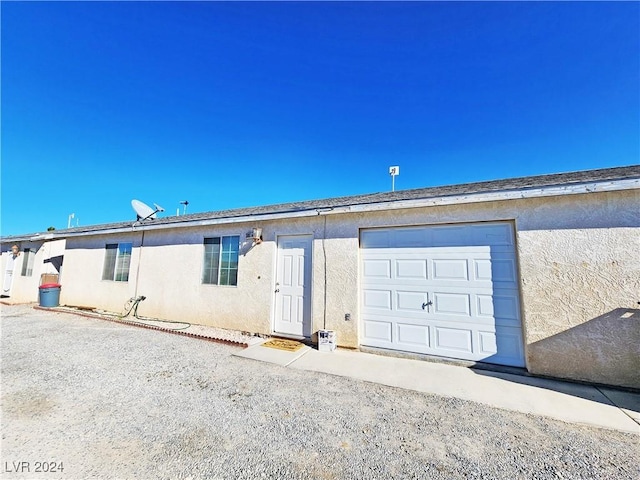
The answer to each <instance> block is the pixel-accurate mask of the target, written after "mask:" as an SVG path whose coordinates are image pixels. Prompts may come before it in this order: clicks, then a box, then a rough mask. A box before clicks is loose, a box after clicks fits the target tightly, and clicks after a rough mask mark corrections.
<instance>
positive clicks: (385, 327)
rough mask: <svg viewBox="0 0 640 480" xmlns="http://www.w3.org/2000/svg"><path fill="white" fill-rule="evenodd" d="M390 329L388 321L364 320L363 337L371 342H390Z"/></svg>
mask: <svg viewBox="0 0 640 480" xmlns="http://www.w3.org/2000/svg"><path fill="white" fill-rule="evenodd" d="M392 328H393V325H392V323H391V322H388V321H387V322H385V321H377V320H365V322H364V334H365V337H366V338H368V339H371V340H382V341H385V342H391V330H392Z"/></svg>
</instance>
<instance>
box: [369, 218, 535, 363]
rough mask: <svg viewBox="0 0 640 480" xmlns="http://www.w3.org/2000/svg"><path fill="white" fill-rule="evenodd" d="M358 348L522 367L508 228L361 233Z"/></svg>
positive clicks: (503, 225) (484, 226)
mask: <svg viewBox="0 0 640 480" xmlns="http://www.w3.org/2000/svg"><path fill="white" fill-rule="evenodd" d="M360 247H361V250H360V253H361V271H360V278H361V285H360V291H361V306H362V319H363V325H362V326H363V334H362V338H361V343H362V344H363V345H368V346H372V347H381V348H389V349H394V350H403V351H407V352H416V353H425V354H430V355H439V356H444V357H452V358H459V359H464V360H474V361H483V362H489V363H497V364H502V365H513V366H524V355H523V348H522V327H521V322H520V305H519V301H518V299H519V295H518V278H517V274H516V271H517V269H516V259H515V247H514V241H513V230H512V227H511V224H510V223H504V222H500V223H482V224H464V225H446V226H430V227H423V226H421V227H406V228H405V227H403V228H380V229H370V230H362V232H361V236H360Z"/></svg>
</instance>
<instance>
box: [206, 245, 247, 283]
mask: <svg viewBox="0 0 640 480" xmlns="http://www.w3.org/2000/svg"><path fill="white" fill-rule="evenodd" d="M239 250H240V237H239V236H238V235H231V236H226V237H210V238H205V239H204V267H203V269H202V283H204V284H208V285H229V286H236V285H238V254H239Z"/></svg>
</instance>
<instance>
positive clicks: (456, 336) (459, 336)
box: [434, 327, 473, 354]
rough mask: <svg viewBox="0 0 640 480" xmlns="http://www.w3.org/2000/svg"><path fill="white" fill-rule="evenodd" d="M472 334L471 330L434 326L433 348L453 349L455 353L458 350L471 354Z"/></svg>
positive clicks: (458, 351)
mask: <svg viewBox="0 0 640 480" xmlns="http://www.w3.org/2000/svg"><path fill="white" fill-rule="evenodd" d="M472 336H473V332H472V331H471V330H467V329H458V328H445V327H436V328H435V345H434V348H436V349H438V350H449V351H453V352H455V353H456V354H459V353H460V352H464V353H467V354H472V353H473V350H472V341H471V339H472Z"/></svg>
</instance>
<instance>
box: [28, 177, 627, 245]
mask: <svg viewBox="0 0 640 480" xmlns="http://www.w3.org/2000/svg"><path fill="white" fill-rule="evenodd" d="M634 189H640V178H632V179H623V180H609V181H594V182H585V183H577V184H564V185H552V186H544V187H534V188H527V189H517V190H499V191H493V192H479V193H467V194H460V195H447V196H439V197H431V198H419V199H410V200H392V201H385V202H374V203H365V204H359V205H358V204H356V205H344V206H336V207H313V208H309V209H306V210H300V211H294V212H278V213H261V214H251V215H240V216H232V217H221V218H209V219H200V220H193V221H186V222H180V223H158V224H153V223H149V224H138V223H133V224H132V225H131V226H130V227H118V228H112V229H105V230H94V231H89V232H73V233H64V234H63V233H61V234H58V235H56V234H55V233H54V234H53V238H73V237H84V236H94V235H109V234H114V233H126V232H129V233H130V232H134V231H142V230H144V231H149V230H168V229H173V228H193V227H204V226H210V225H225V224H230V223H249V222H256V221H269V220H282V219H287V218H305V217H313V216H317V215H337V214H345V213H364V212H375V211H382V210H400V209H406V208H419V207H433V206H441V205H462V204H470V203H482V202H497V201H504V200H517V199H528V198H542V197H554V196H563V195H576V194H585V193H596V192H612V191H620V190H634ZM47 237H49V235H47ZM34 238H35V237H34Z"/></svg>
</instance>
